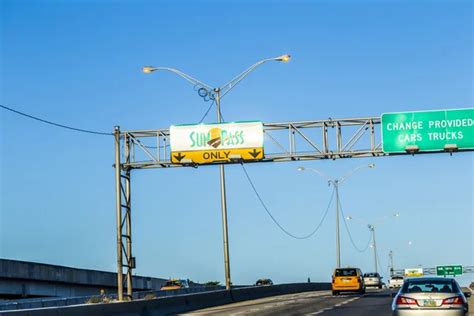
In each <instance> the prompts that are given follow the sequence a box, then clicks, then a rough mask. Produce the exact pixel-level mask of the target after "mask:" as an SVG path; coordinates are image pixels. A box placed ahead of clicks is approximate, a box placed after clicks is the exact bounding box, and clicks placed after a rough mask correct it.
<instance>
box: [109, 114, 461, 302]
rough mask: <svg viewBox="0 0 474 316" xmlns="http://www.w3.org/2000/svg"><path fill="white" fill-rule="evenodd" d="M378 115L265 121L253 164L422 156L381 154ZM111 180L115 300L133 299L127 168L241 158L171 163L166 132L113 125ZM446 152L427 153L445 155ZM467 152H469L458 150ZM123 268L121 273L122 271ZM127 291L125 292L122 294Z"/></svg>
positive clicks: (167, 131)
mask: <svg viewBox="0 0 474 316" xmlns="http://www.w3.org/2000/svg"><path fill="white" fill-rule="evenodd" d="M380 123H381V119H380V117H362V118H348V119H331V118H329V119H326V120H315V121H295V122H283V123H263V128H264V136H265V140H264V148H265V155H264V157H263V159H261V160H258V161H252V162H284V161H302V160H316V159H333V160H335V159H340V158H360V157H381V156H388V155H391V156H392V155H406V154H413V155H414V154H415V153H416V154H421V153H424V152H419V153H418V152H415V151H413V152H411V151H407V152H405V153H391V154H387V153H384V152H383V150H382V143H381V135H380V129H379V128H377V129H376V128H375V126H376V125H380ZM114 135H115V178H116V211H117V267H118V276H117V280H118V298H119V300H122V299H123V296H124V295H125V296H127V297H129V298H131V296H132V270H133V269H134V268H135V258H134V257H133V256H132V231H131V170H133V169H151V168H172V167H198V166H203V165H222V164H229V163H230V164H232V163H243V162H246V163H247V162H250V161H243V160H242V159H235V160H232V161H230V162H229V161H222V162H219V161H217V162H212V163H209V164H195V163H182V164H176V163H172V161H171V157H170V130H169V128H166V129H156V130H135V131H120V128H119V127H118V126H117V127H115V133H114ZM453 151H458V150H457V149H455V150H450V149H445V150H439V151H431V152H426V153H439V152H449V153H450V154H452V153H453ZM459 151H468V150H459ZM124 268H125V270H126V271H125V273H124V272H123V269H124ZM124 287H126V289H127V293H126V294H124V293H123V289H124Z"/></svg>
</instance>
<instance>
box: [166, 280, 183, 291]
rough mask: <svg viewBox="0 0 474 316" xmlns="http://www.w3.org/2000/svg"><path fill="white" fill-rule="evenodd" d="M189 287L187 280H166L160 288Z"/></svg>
mask: <svg viewBox="0 0 474 316" xmlns="http://www.w3.org/2000/svg"><path fill="white" fill-rule="evenodd" d="M188 287H189V283H188V281H187V280H168V281H166V282H165V284H163V285H162V286H161V288H160V290H178V289H185V288H188Z"/></svg>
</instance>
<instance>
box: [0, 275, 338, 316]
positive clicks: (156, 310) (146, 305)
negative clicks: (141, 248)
mask: <svg viewBox="0 0 474 316" xmlns="http://www.w3.org/2000/svg"><path fill="white" fill-rule="evenodd" d="M330 287H331V284H330V283H295V284H280V285H274V286H259V287H247V288H238V289H232V290H229V291H228V290H217V291H212V292H205V293H196V294H186V295H176V296H172V297H163V298H154V299H149V300H136V301H132V302H120V303H107V304H103V303H99V304H87V305H80V306H67V307H55V308H43V309H34V310H33V309H32V310H21V311H5V312H2V313H1V315H5V316H6V315H12V316H19V315H21V316H23V315H24V316H38V315H45V316H79V315H88V316H95V315H105V316H108V315H118V316H161V315H169V314H175V313H182V312H187V311H192V310H197V309H202V308H207V307H213V306H219V305H224V304H230V303H233V302H241V301H245V300H252V299H258V298H263V297H269V296H276V295H283V294H292V293H299V292H308V291H320V290H329V289H330Z"/></svg>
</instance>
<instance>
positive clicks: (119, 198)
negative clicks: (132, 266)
mask: <svg viewBox="0 0 474 316" xmlns="http://www.w3.org/2000/svg"><path fill="white" fill-rule="evenodd" d="M114 138H115V206H116V216H117V298H118V300H119V301H122V300H123V274H122V272H123V271H122V192H121V187H122V180H121V178H120V177H121V171H122V165H121V163H120V127H119V126H115V128H114Z"/></svg>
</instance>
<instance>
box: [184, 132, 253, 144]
mask: <svg viewBox="0 0 474 316" xmlns="http://www.w3.org/2000/svg"><path fill="white" fill-rule="evenodd" d="M189 139H190V140H191V148H203V147H207V146H212V147H214V148H218V147H219V146H221V145H222V146H232V145H241V144H243V143H244V142H245V140H244V131H243V130H237V131H229V130H225V129H221V128H218V127H215V128H211V129H210V130H209V131H208V132H207V133H199V132H191V133H189Z"/></svg>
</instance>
